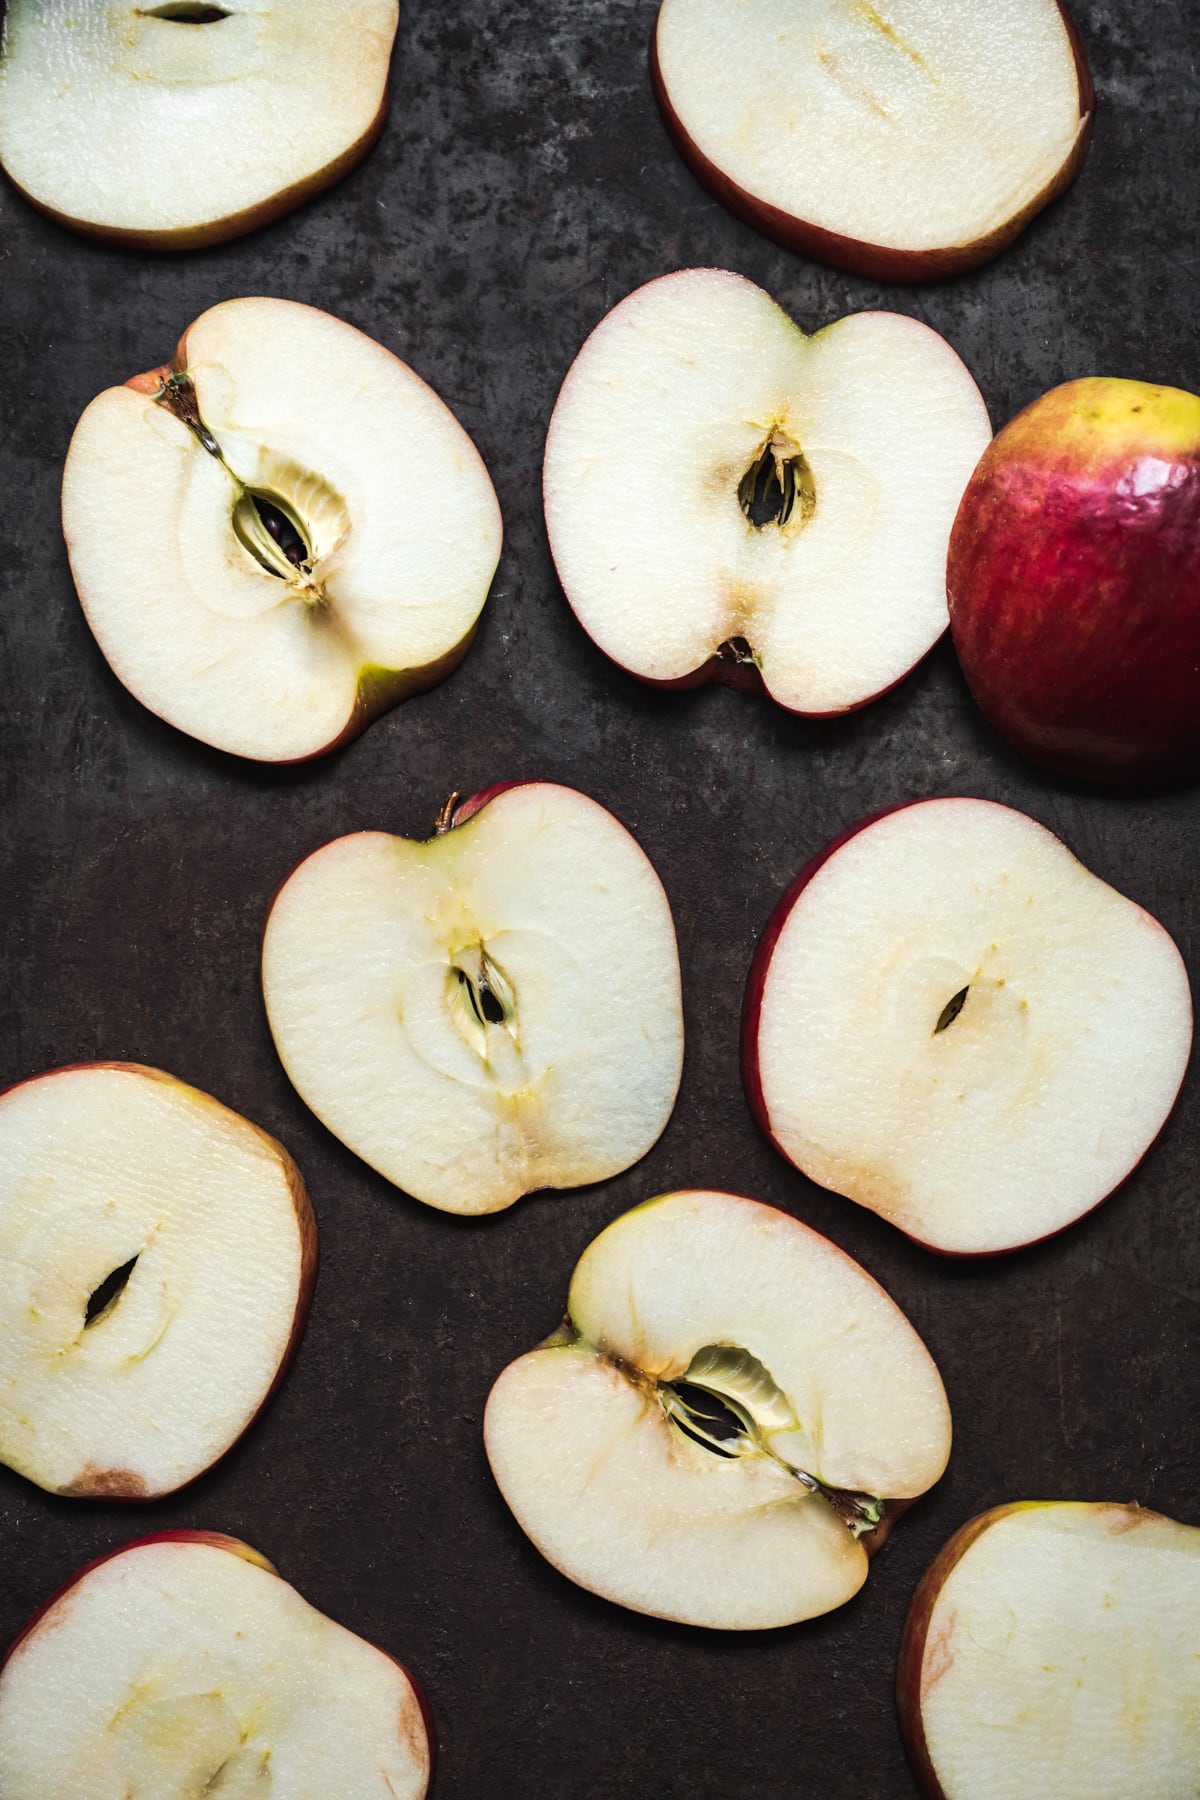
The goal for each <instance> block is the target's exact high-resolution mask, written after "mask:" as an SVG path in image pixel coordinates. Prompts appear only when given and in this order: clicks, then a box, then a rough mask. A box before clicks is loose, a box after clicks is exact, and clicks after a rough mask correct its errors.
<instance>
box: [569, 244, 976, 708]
mask: <svg viewBox="0 0 1200 1800" xmlns="http://www.w3.org/2000/svg"><path fill="white" fill-rule="evenodd" d="M777 429H778V430H782V431H783V432H784V433H786V434H787V435H788V436H789V437H790V438H791V439H792V440H793V441H794V442H795V443H796V444H797V445H798V446H799V448H800V450H801V451H802V452H803V454H804V457H805V458H806V460H807V462H808V464H809V467H810V469H811V472H812V479H813V484H814V487H815V491H816V506H815V510H814V511H813V513H812V516H811V518H809V519H808V520H807V521H805V520H804V519H803V518H802V516H801V509H800V507H799V506H797V507H796V508H795V509H794V510H793V513H792V517H791V519H790V520H789V521H788V523H787V524H786V525H784V526H782V527H780V526H777V525H774V524H768V525H766V526H763V527H761V528H756V527H755V526H754V525H752V524H751V523H750V521H749V520H748V519H747V518H746V516H745V514H744V512H743V511H742V508H741V505H740V503H739V500H738V486H739V483H740V481H741V479H742V477H743V475H744V474H745V473H746V471H747V469H748V468H749V467H750V466H751V464H752V463H753V462H754V460H755V458H756V456H757V455H758V453H759V452H760V450H761V448H762V446H763V444H764V443H765V442H766V440H767V439H768V438H769V437H770V436H771V434H772V432H773V431H776V430H777ZM990 436H991V429H990V426H989V423H988V417H987V412H986V409H985V408H984V405H983V401H982V399H981V397H980V394H979V390H978V388H977V387H976V385H975V383H974V381H973V380H972V378H971V376H970V375H969V374H968V372H967V370H966V369H965V367H964V366H963V364H962V363H961V362H960V360H959V358H958V357H957V356H956V354H955V353H954V351H953V350H952V349H951V348H950V346H949V344H947V343H946V341H945V339H944V338H941V337H939V336H938V335H937V333H936V332H933V331H930V330H929V329H928V327H926V326H924V325H921V324H919V323H917V322H916V321H915V320H912V319H908V318H904V317H901V316H900V315H898V314H894V313H860V314H854V315H852V316H850V317H849V318H846V319H842V320H839V321H838V322H837V323H836V324H833V325H831V326H828V327H827V328H826V329H825V330H824V331H821V332H819V333H818V334H817V335H816V336H815V337H811V338H809V337H806V336H805V335H804V333H803V332H802V331H801V330H800V329H799V327H798V326H797V325H796V324H795V323H794V322H793V321H792V320H791V319H790V318H789V317H788V316H787V314H786V313H785V312H783V310H782V309H781V308H780V307H778V306H777V305H776V304H775V302H774V301H773V300H772V299H771V298H770V296H769V295H768V294H765V293H764V292H763V291H762V290H761V288H758V287H755V286H754V284H753V283H752V282H749V281H746V280H745V279H743V278H742V277H741V276H739V275H733V274H729V273H727V272H725V271H723V270H715V269H698V270H695V269H694V270H687V271H684V272H683V273H682V274H678V275H670V276H665V277H663V278H662V279H661V280H658V281H655V282H651V283H650V284H649V285H648V286H646V287H643V288H640V289H638V290H637V291H636V292H635V293H634V294H632V295H630V296H629V297H628V298H627V299H626V300H624V301H623V302H622V303H621V304H620V305H619V306H618V307H616V308H615V309H614V310H613V311H612V312H611V313H610V314H609V315H608V316H607V318H606V319H604V320H603V321H602V323H601V324H600V325H599V326H598V327H597V329H596V330H595V331H594V332H593V334H592V336H591V337H590V338H589V339H588V341H587V343H586V344H585V345H584V347H583V349H582V351H581V352H580V354H579V356H578V358H577V359H576V361H575V363H574V364H573V366H572V368H571V370H570V372H569V374H568V376H567V379H566V381H565V382H564V384H563V388H562V392H561V393H560V395H559V399H558V402H557V405H556V407H555V411H554V416H553V419H552V422H551V427H550V433H549V437H548V441H547V446H546V471H545V494H546V520H547V525H548V528H549V532H550V538H551V544H552V547H553V551H554V557H555V562H556V564H557V567H558V572H559V575H560V576H561V578H562V583H563V587H564V589H565V591H566V593H567V596H568V598H569V600H570V602H571V605H572V607H573V608H574V610H575V612H576V614H577V615H578V617H579V619H580V621H581V623H582V624H583V626H584V627H585V629H586V630H587V631H588V633H589V635H590V636H591V637H593V638H594V639H595V641H596V642H597V643H598V644H599V645H600V647H601V649H603V650H604V651H605V652H606V653H607V654H608V655H609V656H611V657H612V658H613V659H614V660H615V661H616V662H618V663H620V664H621V665H622V666H623V667H625V668H628V669H630V670H632V671H633V672H634V673H635V674H638V675H641V676H643V677H645V678H646V679H648V680H653V681H673V680H677V679H679V678H680V677H681V676H684V675H687V674H689V673H691V672H692V671H693V670H695V669H698V668H699V667H701V666H702V665H703V664H704V663H705V662H706V661H707V660H708V658H709V657H710V656H711V655H712V654H713V652H714V651H716V650H717V649H718V647H719V646H720V645H721V644H722V643H724V642H725V641H726V640H728V639H730V638H736V637H744V638H746V639H748V640H749V642H750V644H751V646H752V648H753V650H754V651H755V652H756V654H757V656H758V659H759V662H760V664H761V667H762V673H763V678H764V681H765V682H766V685H767V687H768V689H769V690H770V692H771V693H772V694H773V695H774V696H775V698H776V699H778V700H779V701H781V702H782V703H783V704H784V705H785V706H790V707H793V708H795V709H796V710H799V711H805V712H835V711H839V710H842V709H844V708H846V707H850V706H855V705H859V704H861V703H862V702H863V701H865V700H868V699H870V698H871V697H872V696H873V695H875V694H877V693H879V692H881V691H882V690H883V689H884V688H887V687H889V686H890V685H892V683H894V682H895V681H898V680H899V679H900V678H901V677H902V676H903V675H904V674H906V673H907V672H908V670H909V669H910V668H911V667H912V666H913V664H914V663H916V662H917V661H918V660H919V659H920V658H921V656H923V655H924V653H925V652H926V651H927V650H928V649H929V648H930V646H931V645H932V644H933V643H934V642H935V640H936V639H937V638H938V637H939V636H940V635H941V633H942V632H943V631H944V630H945V629H946V624H947V611H946V584H945V562H946V549H947V545H948V542H949V537H950V527H951V525H952V523H953V520H954V514H955V511H956V510H957V507H958V502H959V500H960V499H961V497H962V492H963V489H964V487H965V486H966V483H967V480H968V477H969V476H970V474H971V471H972V469H973V468H974V466H975V464H976V462H977V461H978V459H979V457H980V455H981V454H982V452H983V451H984V449H985V448H986V446H987V444H988V442H989V439H990Z"/></svg>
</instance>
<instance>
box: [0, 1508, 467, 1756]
mask: <svg viewBox="0 0 1200 1800" xmlns="http://www.w3.org/2000/svg"><path fill="white" fill-rule="evenodd" d="M151 1544H207V1545H208V1546H209V1547H210V1548H211V1549H214V1550H228V1551H229V1552H230V1553H231V1555H233V1556H240V1557H242V1559H243V1560H244V1561H245V1562H249V1563H254V1564H255V1565H256V1566H257V1567H258V1568H260V1569H265V1570H266V1572H267V1574H268V1575H274V1576H275V1577H276V1579H277V1580H279V1581H282V1580H283V1576H281V1575H280V1573H279V1570H278V1569H277V1568H276V1567H275V1564H274V1563H273V1562H270V1561H268V1559H267V1558H266V1557H265V1556H264V1555H263V1553H262V1551H261V1550H255V1549H253V1548H252V1547H251V1546H250V1545H249V1544H244V1543H243V1542H242V1540H241V1539H240V1538H235V1537H229V1536H227V1534H226V1533H225V1532H223V1531H189V1530H187V1529H186V1528H182V1527H181V1528H179V1529H178V1530H175V1531H153V1532H151V1533H149V1535H148V1536H146V1537H140V1538H134V1539H132V1541H131V1542H130V1543H128V1544H118V1545H117V1546H116V1547H115V1549H112V1550H105V1551H104V1552H103V1554H102V1555H100V1556H94V1557H93V1558H92V1560H91V1561H90V1562H86V1563H84V1565H83V1567H82V1568H81V1569H77V1570H76V1571H75V1573H74V1575H72V1576H70V1577H69V1578H68V1579H67V1580H66V1581H64V1582H63V1583H62V1584H61V1585H60V1586H59V1587H56V1588H55V1589H54V1592H53V1593H52V1594H50V1595H48V1597H47V1598H46V1599H45V1600H43V1601H42V1604H41V1605H40V1606H39V1607H38V1608H37V1610H36V1611H35V1612H34V1613H32V1614H31V1616H30V1617H29V1618H28V1619H26V1621H25V1623H24V1625H22V1627H21V1629H20V1631H18V1633H17V1635H16V1637H15V1638H14V1639H13V1640H12V1643H11V1644H10V1645H9V1646H8V1649H7V1650H6V1651H5V1652H4V1655H3V1656H2V1657H0V1675H2V1674H3V1673H4V1669H5V1667H6V1665H7V1664H8V1662H9V1660H10V1659H11V1658H12V1657H13V1656H14V1655H15V1654H16V1652H17V1651H18V1650H19V1649H20V1647H21V1645H22V1644H23V1643H24V1642H25V1640H26V1638H27V1637H30V1636H31V1635H32V1634H33V1632H34V1631H35V1630H36V1629H37V1627H38V1626H39V1625H40V1624H41V1622H42V1620H43V1619H44V1618H45V1616H46V1614H47V1613H48V1612H49V1611H50V1609H51V1607H54V1606H57V1605H58V1602H59V1601H60V1600H61V1599H62V1598H63V1597H64V1595H66V1594H69V1593H70V1592H71V1589H72V1588H74V1587H78V1585H79V1583H80V1582H81V1581H83V1580H85V1579H86V1577H87V1576H89V1575H90V1574H91V1573H92V1572H93V1570H95V1569H99V1568H100V1567H102V1565H103V1564H104V1563H107V1562H112V1561H113V1559H114V1557H118V1556H124V1555H125V1553H126V1551H128V1550H145V1549H148V1548H149V1546H150V1545H151ZM289 1585H290V1584H289ZM366 1641H367V1640H366V1639H365V1638H364V1639H363V1642H364V1643H365V1642H366ZM371 1648H372V1649H373V1650H377V1651H378V1652H379V1655H380V1656H385V1657H387V1660H388V1661H389V1662H390V1663H394V1664H395V1666H396V1667H397V1668H398V1669H399V1671H400V1673H401V1674H402V1675H403V1676H404V1679H405V1680H406V1681H407V1682H408V1684H409V1686H410V1687H411V1688H412V1691H413V1695H414V1697H415V1699H416V1702H417V1706H418V1708H419V1710H420V1714H421V1722H422V1724H423V1725H424V1727H425V1738H426V1746H427V1749H428V1753H429V1775H428V1779H427V1782H426V1788H427V1789H428V1787H429V1785H430V1784H431V1783H432V1781H433V1772H434V1765H435V1763H436V1760H437V1737H436V1734H435V1731H434V1724H433V1714H432V1712H431V1711H430V1707H429V1701H428V1699H427V1697H426V1695H425V1691H424V1689H423V1688H422V1687H421V1684H420V1682H418V1681H416V1680H415V1679H414V1677H413V1674H412V1671H411V1670H410V1669H407V1668H405V1666H404V1664H403V1663H402V1662H401V1661H400V1660H399V1659H398V1658H397V1657H395V1656H392V1655H391V1653H390V1652H389V1651H387V1650H381V1649H380V1648H379V1645H378V1644H372V1645H371Z"/></svg>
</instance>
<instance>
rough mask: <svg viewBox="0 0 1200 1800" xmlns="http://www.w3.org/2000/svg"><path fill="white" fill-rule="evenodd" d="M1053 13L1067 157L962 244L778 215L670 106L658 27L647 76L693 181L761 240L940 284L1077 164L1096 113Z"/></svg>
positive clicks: (844, 265)
mask: <svg viewBox="0 0 1200 1800" xmlns="http://www.w3.org/2000/svg"><path fill="white" fill-rule="evenodd" d="M1058 10H1059V12H1060V13H1061V14H1062V21H1063V25H1064V27H1065V28H1066V33H1067V37H1068V39H1069V41H1070V45H1071V53H1072V55H1073V56H1074V58H1075V75H1076V79H1077V81H1078V83H1079V117H1080V119H1081V121H1082V129H1081V130H1080V132H1079V134H1078V136H1077V137H1076V139H1075V142H1074V144H1073V145H1072V147H1071V153H1070V155H1069V156H1068V157H1067V160H1066V162H1064V163H1063V165H1062V167H1061V168H1060V169H1059V170H1058V171H1057V173H1056V174H1054V175H1053V176H1052V177H1051V179H1050V180H1049V181H1048V182H1047V183H1046V185H1045V187H1044V188H1043V189H1042V190H1041V192H1040V193H1038V194H1035V195H1034V197H1033V199H1032V200H1030V201H1029V202H1028V204H1027V205H1026V206H1024V207H1022V209H1021V211H1020V212H1018V213H1016V214H1014V216H1013V217H1012V218H1011V219H1007V220H1006V221H1005V222H1004V224H1003V225H1000V226H997V228H996V230H995V231H992V232H989V233H988V235H987V236H986V237H981V238H976V239H974V241H973V242H971V243H969V244H948V245H945V246H944V247H940V248H938V249H934V250H899V249H895V248H889V247H888V246H887V245H884V244H865V243H862V242H861V241H860V240H859V239H858V238H850V237H843V236H842V235H841V234H840V233H839V232H836V231H827V230H825V229H824V227H823V226H820V225H813V224H811V223H810V222H809V221H808V220H807V219H797V218H793V216H792V214H791V213H786V212H782V211H781V210H780V209H779V208H778V207H777V206H771V205H770V204H769V203H768V202H767V201H766V200H760V199H759V198H758V197H757V195H755V194H751V193H748V192H747V190H746V189H745V188H743V187H739V185H738V184H737V182H735V181H731V180H730V178H729V176H728V175H726V174H725V173H724V172H723V171H722V170H720V169H718V168H717V166H716V164H715V163H712V162H710V161H709V159H708V157H707V156H705V154H704V152H703V151H702V150H700V149H699V148H698V147H697V145H696V144H695V143H694V142H693V140H692V139H691V137H689V135H688V133H687V130H686V129H685V127H684V125H683V124H682V122H681V121H680V118H679V115H678V114H677V113H676V111H675V108H674V107H673V106H672V104H671V99H670V96H669V95H668V93H667V87H666V83H665V82H664V80H663V77H662V70H661V68H660V66H659V60H658V26H657V24H656V25H655V28H654V31H653V33H652V34H651V38H650V79H651V83H652V85H653V88H654V96H655V99H656V100H657V101H658V104H659V109H660V110H661V112H662V115H663V121H664V123H665V124H666V127H667V131H668V133H669V134H670V137H671V140H672V142H673V143H674V145H675V148H676V149H677V150H678V152H679V154H680V156H682V158H683V160H684V162H685V163H686V164H687V165H688V167H689V169H690V170H691V171H692V174H693V175H694V176H695V177H696V179H697V181H699V182H700V183H701V184H702V185H703V186H704V187H706V188H707V189H708V190H709V192H710V193H711V194H713V195H714V196H715V197H716V199H718V200H719V201H720V202H721V204H722V205H723V206H726V207H728V209H729V211H730V212H731V213H734V214H735V215H736V217H738V218H739V219H744V220H745V222H746V224H747V225H752V226H753V227H754V229H755V230H756V231H761V232H762V233H763V234H764V236H766V237H769V238H774V240H775V242H776V243H777V244H782V245H783V247H784V249H785V250H795V251H797V252H798V253H799V254H800V255H801V256H807V257H811V258H812V260H813V261H814V262H821V263H828V264H829V265H830V266H831V267H832V268H835V269H846V270H848V271H849V273H850V274H852V275H865V276H868V277H869V278H871V279H872V280H876V281H897V282H906V283H909V282H914V283H915V282H921V281H940V280H942V279H944V278H945V277H946V276H949V275H962V274H964V273H965V272H966V270H968V269H975V268H978V267H979V265H980V264H981V263H985V262H990V261H991V260H992V258H993V257H994V256H999V254H1000V252H1001V251H1002V250H1004V249H1007V247H1008V245H1009V244H1011V243H1012V241H1013V239H1014V238H1016V237H1019V236H1020V234H1021V232H1022V231H1024V229H1025V227H1026V226H1027V225H1028V224H1029V222H1030V220H1031V219H1033V218H1035V217H1036V216H1037V214H1038V213H1040V212H1041V211H1043V209H1044V208H1045V207H1047V206H1049V205H1050V202H1051V201H1052V200H1057V199H1058V197H1059V195H1060V194H1064V193H1065V192H1066V190H1067V189H1068V188H1069V187H1070V185H1071V183H1072V182H1073V181H1074V179H1075V177H1076V176H1077V175H1078V173H1079V171H1080V169H1081V168H1082V167H1083V163H1084V158H1085V157H1086V156H1087V152H1088V145H1089V143H1090V142H1091V136H1092V126H1093V123H1094V121H1095V116H1096V89H1095V84H1094V83H1093V81H1092V72H1091V69H1090V68H1089V66H1088V59H1087V52H1086V50H1085V49H1084V46H1083V39H1082V38H1081V37H1080V35H1079V30H1078V28H1077V26H1076V24H1075V21H1074V19H1072V17H1071V15H1070V13H1069V12H1068V11H1067V9H1066V7H1065V5H1064V4H1063V0H1058Z"/></svg>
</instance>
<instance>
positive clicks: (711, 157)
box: [651, 0, 1095, 281]
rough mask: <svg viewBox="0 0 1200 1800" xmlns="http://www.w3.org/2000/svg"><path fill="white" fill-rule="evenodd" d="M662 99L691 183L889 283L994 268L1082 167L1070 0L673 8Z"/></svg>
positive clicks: (663, 40)
mask: <svg viewBox="0 0 1200 1800" xmlns="http://www.w3.org/2000/svg"><path fill="white" fill-rule="evenodd" d="M651 68H652V73H653V78H654V87H655V92H656V94H657V96H658V101H659V104H660V106H661V107H662V110H663V115H664V117H665V119H666V123H667V127H668V129H669V130H670V133H671V136H672V137H673V139H674V141H675V143H676V145H677V147H678V149H679V150H680V152H681V154H682V155H683V157H684V160H685V161H686V162H687V163H688V165H689V167H690V168H691V170H692V172H693V174H695V175H696V176H697V178H698V179H699V180H700V181H702V182H704V184H705V185H706V186H707V187H709V188H711V190H712V191H713V193H714V194H715V195H716V196H717V198H718V200H721V201H723V202H724V204H725V205H726V206H728V207H729V208H730V209H731V210H732V211H733V212H735V213H737V214H738V215H739V217H741V218H743V219H746V220H748V222H749V223H750V224H751V225H754V226H756V227H757V228H758V229H759V230H760V231H764V232H766V233H767V235H768V236H770V237H773V238H776V239H778V241H779V242H780V243H782V244H785V245H786V246H787V247H788V248H789V249H791V250H799V251H800V252H801V254H802V255H805V256H812V257H815V258H816V259H817V260H818V261H820V262H827V263H832V264H833V265H834V267H835V268H840V269H850V270H853V271H854V272H855V273H857V274H860V275H870V276H874V277H877V278H878V279H880V280H883V281H928V280H931V279H933V278H935V277H939V276H943V275H954V274H958V273H959V272H960V271H961V270H963V269H970V268H974V267H975V265H976V264H978V263H982V262H986V261H987V260H988V258H989V257H992V256H995V255H996V254H997V253H998V252H999V251H1001V250H1003V249H1004V247H1005V245H1006V244H1009V243H1011V241H1012V239H1013V238H1015V237H1016V236H1017V234H1018V232H1020V231H1021V230H1022V229H1023V228H1024V227H1025V226H1026V225H1027V224H1028V223H1029V221H1030V219H1032V218H1033V217H1034V215H1035V214H1036V213H1038V212H1040V211H1041V209H1042V208H1043V207H1044V206H1047V205H1048V204H1049V203H1050V201H1051V200H1053V199H1055V198H1056V197H1057V196H1058V195H1059V194H1061V193H1062V192H1063V191H1064V189H1065V188H1067V187H1069V186H1070V184H1071V182H1072V181H1073V180H1074V179H1075V176H1076V175H1077V174H1078V172H1079V170H1080V168H1081V167H1082V165H1083V159H1084V156H1085V155H1086V153H1087V145H1088V139H1089V137H1090V134H1091V125H1092V114H1093V111H1094V108H1095V93H1094V90H1093V87H1092V79H1091V75H1090V74H1089V72H1088V66H1087V59H1086V56H1085V54H1084V49H1083V45H1082V43H1081V42H1080V39H1079V34H1078V32H1077V31H1076V30H1075V27H1074V25H1073V24H1072V22H1071V19H1070V17H1069V16H1068V14H1067V11H1066V8H1065V7H1064V6H1061V5H1060V4H1059V0H987V4H986V5H983V6H981V5H979V4H978V0H879V4H878V5H872V4H871V3H870V0H805V3H804V4H802V5H798V4H797V0H737V3H736V4H733V5H731V4H730V3H729V0H662V7H661V9H660V11H659V15H658V24H657V27H656V29H655V33H654V40H653V44H652V48H651Z"/></svg>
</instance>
